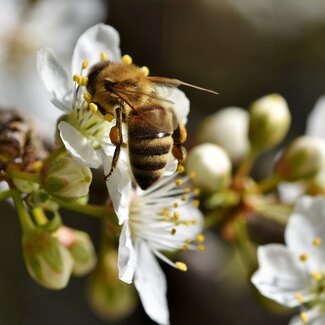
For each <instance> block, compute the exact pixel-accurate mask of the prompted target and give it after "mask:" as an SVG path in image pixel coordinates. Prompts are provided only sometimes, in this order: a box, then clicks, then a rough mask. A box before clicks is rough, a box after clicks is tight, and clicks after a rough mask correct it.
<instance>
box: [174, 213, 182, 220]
mask: <svg viewBox="0 0 325 325" xmlns="http://www.w3.org/2000/svg"><path fill="white" fill-rule="evenodd" d="M180 216H181V215H180V214H179V212H177V211H176V212H174V214H173V218H174V219H175V220H176V221H177V220H179V218H180Z"/></svg>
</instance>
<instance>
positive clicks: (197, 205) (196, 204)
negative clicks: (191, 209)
mask: <svg viewBox="0 0 325 325" xmlns="http://www.w3.org/2000/svg"><path fill="white" fill-rule="evenodd" d="M193 205H194V206H195V207H196V208H198V207H199V206H200V201H199V200H193Z"/></svg>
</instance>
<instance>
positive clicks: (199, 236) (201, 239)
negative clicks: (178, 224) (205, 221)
mask: <svg viewBox="0 0 325 325" xmlns="http://www.w3.org/2000/svg"><path fill="white" fill-rule="evenodd" d="M195 240H196V241H197V242H198V243H203V242H204V241H205V236H204V235H203V234H198V235H197V236H196V239H195Z"/></svg>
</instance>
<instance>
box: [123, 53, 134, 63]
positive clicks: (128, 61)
mask: <svg viewBox="0 0 325 325" xmlns="http://www.w3.org/2000/svg"><path fill="white" fill-rule="evenodd" d="M121 60H122V62H123V63H124V64H131V63H132V61H133V60H132V58H131V57H130V55H128V54H124V55H123V56H122V59H121Z"/></svg>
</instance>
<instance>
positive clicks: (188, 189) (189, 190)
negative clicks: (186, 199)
mask: <svg viewBox="0 0 325 325" xmlns="http://www.w3.org/2000/svg"><path fill="white" fill-rule="evenodd" d="M191 191H192V190H191V189H190V188H189V187H186V188H184V192H185V193H187V194H188V193H191Z"/></svg>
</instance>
